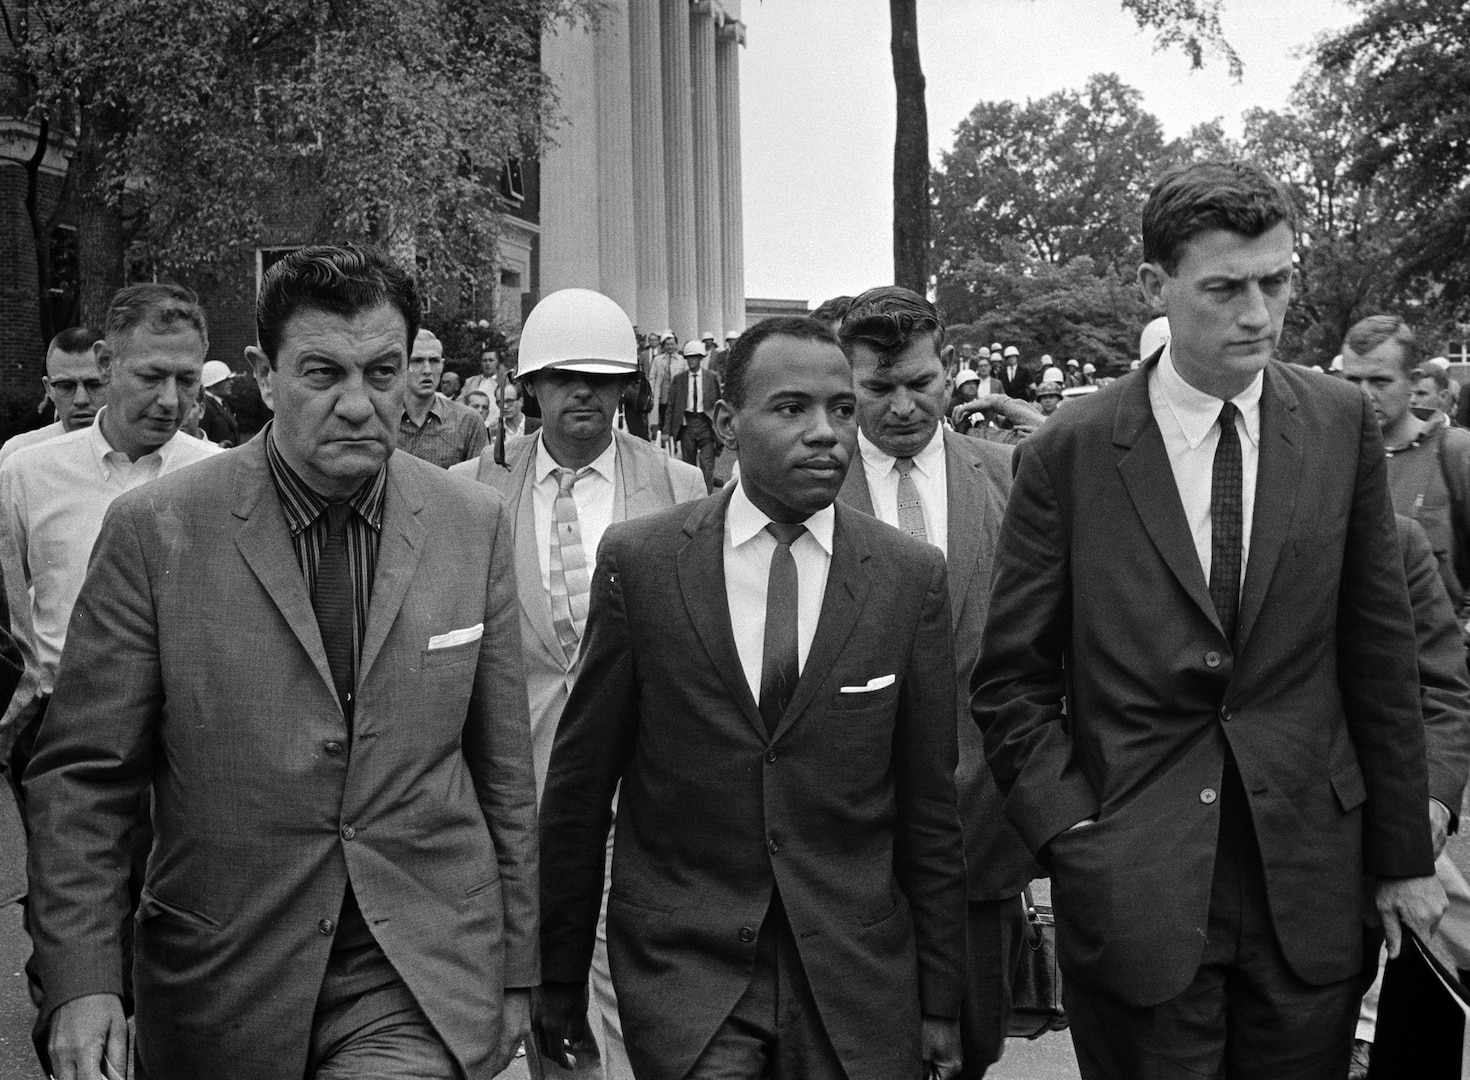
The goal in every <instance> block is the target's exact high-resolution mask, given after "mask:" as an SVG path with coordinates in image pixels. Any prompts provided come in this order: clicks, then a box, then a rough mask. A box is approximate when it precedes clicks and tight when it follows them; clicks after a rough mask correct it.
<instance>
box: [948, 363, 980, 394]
mask: <svg viewBox="0 0 1470 1080" xmlns="http://www.w3.org/2000/svg"><path fill="white" fill-rule="evenodd" d="M979 381H980V376H979V375H977V374H976V373H975V372H973V371H971V370H970V369H969V368H961V369H960V371H959V373H958V374H957V375H955V377H954V385H955V389H959V388H960V387H961V386H964V385H965V384H966V383H972V382H979Z"/></svg>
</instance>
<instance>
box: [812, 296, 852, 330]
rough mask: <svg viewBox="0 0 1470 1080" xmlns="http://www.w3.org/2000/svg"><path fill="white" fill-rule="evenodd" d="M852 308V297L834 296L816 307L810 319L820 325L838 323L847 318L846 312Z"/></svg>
mask: <svg viewBox="0 0 1470 1080" xmlns="http://www.w3.org/2000/svg"><path fill="white" fill-rule="evenodd" d="M851 307H852V297H850V296H834V297H832V299H830V300H823V301H822V302H821V303H820V304H818V305H817V310H816V311H813V312H812V313H811V316H810V318H813V319H816V320H817V322H820V323H829V324H830V323H840V322H841V321H842V320H843V319H845V318H847V312H848V310H849V309H850V308H851Z"/></svg>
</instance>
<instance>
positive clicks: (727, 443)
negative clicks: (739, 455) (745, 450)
mask: <svg viewBox="0 0 1470 1080" xmlns="http://www.w3.org/2000/svg"><path fill="white" fill-rule="evenodd" d="M714 421H715V438H717V439H719V440H720V445H722V446H723V447H724V448H725V449H726V450H739V449H740V445H739V443H738V442H737V441H736V439H735V406H733V405H731V404H730V403H729V402H728V401H726V400H725V399H724V398H720V400H719V401H717V402H715V417H714Z"/></svg>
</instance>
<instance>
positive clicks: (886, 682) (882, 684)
mask: <svg viewBox="0 0 1470 1080" xmlns="http://www.w3.org/2000/svg"><path fill="white" fill-rule="evenodd" d="M897 681H898V676H897V675H879V676H877V677H875V678H872V679H869V680H868V681H867V683H865V684H864V685H862V686H844V687H842V688H841V689H840V690H839V691H838V693H839V694H871V693H872V692H873V691H874V690H883V689H886V688H887V687H890V686H892V685H893V684H894V683H895V682H897Z"/></svg>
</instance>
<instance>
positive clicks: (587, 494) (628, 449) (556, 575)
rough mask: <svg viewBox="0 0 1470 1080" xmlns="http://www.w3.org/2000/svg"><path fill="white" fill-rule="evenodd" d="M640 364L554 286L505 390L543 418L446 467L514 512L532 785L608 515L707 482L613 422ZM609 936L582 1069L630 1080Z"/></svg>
mask: <svg viewBox="0 0 1470 1080" xmlns="http://www.w3.org/2000/svg"><path fill="white" fill-rule="evenodd" d="M637 369H638V360H637V355H636V349H635V338H634V336H633V328H632V323H631V322H630V321H629V319H628V316H627V315H626V314H625V313H624V312H623V310H622V309H621V308H620V307H618V305H617V304H616V303H615V302H613V301H612V300H610V299H609V298H607V297H606V296H603V295H601V294H600V293H595V292H591V291H590V290H587V289H565V290H562V291H560V292H555V293H552V294H551V295H550V296H547V297H546V298H545V299H543V300H542V301H541V302H540V303H539V304H537V305H536V307H535V308H534V309H533V310H532V312H531V314H530V315H529V316H528V317H527V319H526V323H525V326H524V327H523V328H522V331H521V351H520V366H519V369H518V378H519V380H520V381H521V384H522V385H521V386H518V385H517V384H516V383H507V384H506V386H505V394H506V398H507V400H515V401H517V405H516V408H515V409H514V412H513V413H507V414H506V415H507V416H508V417H509V416H513V415H516V414H519V412H520V409H519V404H518V400H519V394H520V391H521V389H522V388H523V387H524V388H529V389H530V391H531V393H532V395H533V396H534V397H535V399H536V401H537V402H538V403H539V404H540V406H541V418H542V422H541V426H540V428H539V429H533V431H532V432H531V433H528V434H524V435H522V436H521V437H511V438H509V439H507V441H506V443H505V453H504V462H505V463H504V464H503V465H497V464H496V463H495V461H494V448H493V447H492V448H489V449H486V450H485V451H484V452H483V453H482V454H481V455H480V456H479V458H478V459H476V460H473V461H469V462H465V463H464V464H462V465H456V466H454V467H453V468H451V469H450V472H455V473H460V474H463V475H467V476H472V477H475V478H476V479H478V480H479V481H480V482H481V483H484V484H488V485H489V486H491V487H493V488H495V489H496V490H497V491H499V492H500V494H501V495H502V496H503V497H504V499H505V505H506V507H507V509H508V511H509V514H510V520H511V528H512V530H513V532H514V536H515V545H516V548H515V550H516V581H517V584H518V588H519V592H520V607H521V650H522V653H523V661H524V666H525V672H526V691H527V695H528V697H529V700H530V710H531V756H532V764H533V766H534V769H535V775H536V790H537V792H538V793H539V792H540V791H541V789H542V787H543V786H544V785H545V783H546V769H547V762H548V760H549V759H550V757H551V744H552V740H553V739H554V738H555V737H556V730H557V724H558V723H559V721H560V720H561V713H562V709H563V707H565V705H566V701H567V694H568V692H569V691H570V689H571V686H572V683H573V681H574V680H575V678H576V675H577V664H578V660H579V657H580V646H581V636H582V629H583V627H584V625H585V623H586V618H587V607H586V605H587V592H588V588H589V585H590V580H591V566H592V560H593V558H594V557H595V555H596V552H597V547H598V545H599V544H600V543H601V541H602V534H603V533H604V532H606V530H607V527H608V526H609V525H610V524H611V523H612V522H614V521H624V520H627V519H628V518H634V517H638V516H640V515H642V514H648V513H652V512H653V511H655V510H662V509H664V508H665V507H669V506H673V505H674V504H675V503H677V502H687V501H689V500H691V499H698V498H701V497H703V495H704V494H705V487H704V478H703V477H702V476H701V475H700V473H699V470H698V469H696V468H694V467H693V466H692V465H686V464H685V463H684V462H682V461H677V460H675V459H673V458H671V457H669V455H667V454H665V453H663V452H662V451H661V450H659V449H658V448H657V447H655V446H653V445H652V444H650V443H649V442H647V441H646V440H644V439H640V438H637V437H636V436H633V435H629V434H628V433H627V432H624V431H618V430H616V429H615V428H614V427H613V417H614V415H615V414H616V411H617V405H618V400H619V398H620V397H621V395H622V392H623V389H624V387H625V385H626V383H627V381H628V379H629V378H631V377H632V376H633V375H634V373H636V371H637ZM507 434H508V435H512V436H514V434H515V433H514V432H511V431H509V430H508V431H507ZM564 489H565V490H564ZM600 933H604V934H605V931H602V930H600ZM603 941H605V938H604V939H603ZM603 941H600V942H599V947H598V950H597V960H596V963H595V964H594V967H593V982H592V990H593V996H594V1000H593V1009H592V1011H591V1013H590V1018H591V1020H592V1029H593V1033H594V1035H595V1038H596V1043H597V1047H598V1051H599V1055H598V1056H599V1057H600V1058H601V1067H600V1069H599V1067H598V1063H597V1061H595V1060H592V1061H589V1060H588V1059H589V1057H590V1055H588V1054H587V1053H585V1052H583V1053H582V1054H580V1059H581V1060H580V1064H579V1068H578V1073H579V1075H581V1076H584V1077H604V1078H606V1080H628V1078H631V1076H632V1073H631V1070H630V1069H629V1066H628V1063H627V1055H626V1052H625V1051H624V1049H623V1037H622V1028H621V1025H620V1022H619V1019H618V1008H617V997H616V995H615V994H614V993H613V989H612V980H611V977H610V976H609V974H608V971H607V959H606V947H605V944H604V943H603ZM530 1064H531V1069H532V1072H533V1073H534V1074H535V1075H536V1076H537V1077H540V1076H541V1075H543V1072H544V1065H543V1062H542V1060H541V1058H540V1055H538V1054H537V1053H535V1051H534V1049H533V1050H532V1052H531V1054H530ZM552 1075H555V1073H553V1074H552Z"/></svg>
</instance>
